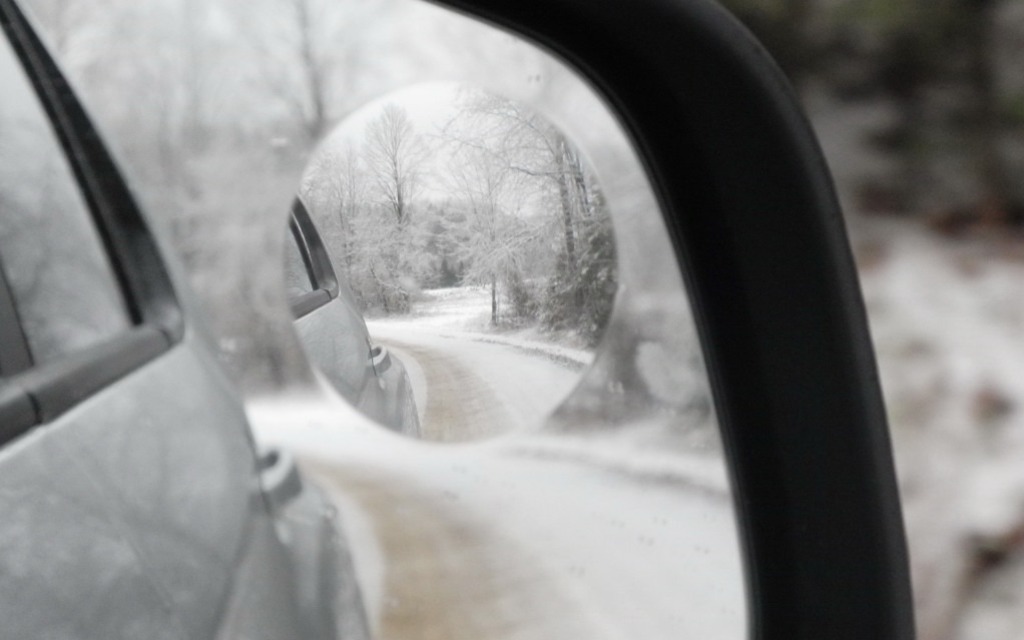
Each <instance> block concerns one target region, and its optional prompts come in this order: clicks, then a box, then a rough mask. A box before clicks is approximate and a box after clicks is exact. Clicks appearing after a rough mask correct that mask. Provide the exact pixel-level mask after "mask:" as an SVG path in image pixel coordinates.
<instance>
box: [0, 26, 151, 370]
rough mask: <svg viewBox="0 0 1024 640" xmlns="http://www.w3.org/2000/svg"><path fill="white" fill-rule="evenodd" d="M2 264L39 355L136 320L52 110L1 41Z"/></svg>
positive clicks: (46, 356) (71, 348)
mask: <svg viewBox="0 0 1024 640" xmlns="http://www.w3.org/2000/svg"><path fill="white" fill-rule="evenodd" d="M0 86H2V87H3V88H2V91H3V100H0V264H2V266H3V270H4V273H5V275H6V278H7V281H8V284H9V286H10V289H11V292H12V297H13V299H14V303H15V306H16V308H17V312H18V316H19V317H20V321H21V325H22V329H23V332H24V335H25V338H26V340H27V341H28V346H29V349H30V350H31V353H32V357H33V359H34V361H35V362H36V363H46V362H49V361H51V360H53V359H55V358H58V357H60V356H63V355H66V354H68V353H71V352H75V351H78V350H81V349H84V348H86V347H89V346H91V345H94V344H96V343H98V342H101V341H103V340H105V339H108V338H111V337H113V336H115V335H116V334H118V333H119V332H121V331H124V330H126V329H128V328H129V326H130V324H131V322H130V320H129V316H128V313H127V310H126V307H125V303H124V300H123V298H122V297H121V293H120V291H119V289H118V286H117V281H116V278H115V276H114V272H113V269H112V267H111V264H110V263H109V261H108V259H107V257H106V254H105V253H104V250H103V245H102V242H101V241H100V238H99V237H98V235H97V232H96V230H95V228H94V227H93V226H92V222H91V216H90V213H89V211H88V209H87V207H86V205H85V202H84V201H83V199H82V195H81V194H80V193H79V191H78V189H77V185H76V182H75V179H74V177H73V176H72V174H71V170H70V168H69V166H68V164H67V162H66V160H65V158H64V155H63V151H62V149H61V146H60V144H59V143H58V141H57V138H56V137H55V135H54V132H53V131H52V130H51V128H50V125H49V121H48V119H47V117H46V114H45V113H44V111H43V110H42V107H41V105H40V104H39V101H38V99H37V98H36V95H35V93H34V91H33V89H32V87H31V85H30V84H29V82H28V79H27V78H26V76H25V74H24V72H23V71H22V70H21V68H20V66H19V63H18V61H17V59H16V58H15V56H14V53H13V51H12V50H11V48H10V46H9V45H8V44H7V42H6V41H3V42H0Z"/></svg>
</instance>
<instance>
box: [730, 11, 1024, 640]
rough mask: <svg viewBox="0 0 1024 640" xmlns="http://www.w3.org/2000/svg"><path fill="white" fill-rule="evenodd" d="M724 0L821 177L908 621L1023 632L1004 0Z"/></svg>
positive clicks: (1023, 447) (995, 633) (1023, 501)
mask: <svg viewBox="0 0 1024 640" xmlns="http://www.w3.org/2000/svg"><path fill="white" fill-rule="evenodd" d="M724 4H725V5H727V6H728V7H730V8H731V9H732V10H733V11H734V12H735V13H736V14H737V15H738V16H739V17H740V18H741V19H742V20H743V21H744V22H745V23H746V24H747V26H748V27H749V28H750V29H751V31H753V32H754V33H755V34H757V36H758V37H759V39H761V40H762V42H763V43H764V44H765V46H766V47H767V48H768V49H769V50H770V51H771V53H772V54H773V56H774V57H775V58H776V60H777V61H778V62H779V64H780V66H782V68H783V69H784V70H785V72H786V73H787V74H788V75H789V77H790V78H791V80H792V82H793V85H794V88H795V90H796V91H797V93H798V94H799V96H800V98H801V100H802V101H803V103H804V105H805V107H806V109H807V111H808V113H809V115H810V117H811V120H812V123H813V125H814V127H815V129H816V131H817V133H818V135H819V137H820V138H821V141H822V145H823V147H824V150H825V155H826V158H827V159H828V161H829V163H830V165H831V168H832V171H833V174H834V175H835V178H836V186H837V188H838V191H839V194H840V197H841V199H842V201H843V205H844V209H845V215H846V220H847V226H848V228H849V230H850V232H851V237H852V241H853V247H854V253H855V258H856V260H857V263H858V265H859V269H860V276H861V283H862V287H863V289H864V295H865V301H866V303H867V308H868V314H869V320H870V323H871V329H872V333H873V337H874V342H875V348H876V353H877V354H878V359H879V368H880V372H881V377H882V383H883V390H884V393H885V397H886V403H887V406H888V412H889V419H890V425H891V427H892V431H893V438H894V443H895V450H896V451H895V452H896V459H897V470H898V472H899V477H900V490H901V495H902V498H903V506H904V512H905V520H906V523H907V529H908V535H909V537H910V551H911V559H912V570H913V579H914V588H915V604H916V610H917V611H916V613H917V620H918V632H919V637H920V638H922V640H940V639H941V640H946V639H953V638H957V639H963V640H968V639H969V640H988V639H992V640H1001V639H1007V640H1008V639H1010V638H1021V637H1024V472H1022V469H1024V416H1022V413H1021V410H1022V406H1024V386H1022V381H1024V262H1022V258H1024V234H1022V232H1024V181H1022V180H1021V177H1022V176H1024V3H1022V2H1019V1H1018V0H929V1H921V0H724Z"/></svg>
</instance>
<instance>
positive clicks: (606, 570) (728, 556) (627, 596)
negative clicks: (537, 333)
mask: <svg viewBox="0 0 1024 640" xmlns="http://www.w3.org/2000/svg"><path fill="white" fill-rule="evenodd" d="M334 402H337V401H334ZM251 417H252V420H253V423H254V426H255V429H256V432H257V434H258V437H259V438H260V440H261V441H263V442H265V443H273V444H277V445H279V446H285V447H287V448H288V449H290V450H292V451H294V452H296V454H297V455H298V456H299V458H300V459H301V460H303V461H304V464H305V468H306V469H307V472H309V473H310V474H311V475H312V476H314V477H315V478H316V479H317V481H318V482H319V483H321V484H322V486H325V487H326V488H328V489H330V490H331V491H333V492H334V493H336V494H338V495H341V496H344V498H345V502H344V503H342V504H341V505H340V506H341V509H342V512H343V513H344V514H346V515H345V516H344V517H345V518H346V519H348V518H349V517H350V516H348V515H347V514H348V513H349V512H350V511H351V509H352V506H351V504H352V503H354V504H355V505H357V514H358V515H357V516H356V520H357V521H358V522H363V523H366V522H369V523H370V528H371V529H372V530H373V536H372V537H368V536H367V535H366V534H365V529H366V526H365V524H364V525H362V526H361V527H360V529H361V530H363V531H364V533H363V534H362V535H357V536H355V537H353V538H352V540H353V544H354V545H355V547H354V549H353V552H354V556H355V561H356V563H357V572H358V574H359V576H360V579H361V582H362V583H363V584H364V588H365V589H366V590H367V592H366V593H365V594H364V595H365V597H366V599H367V600H368V602H369V606H368V608H369V610H370V611H371V612H377V617H376V619H375V620H374V622H373V624H374V626H375V628H376V630H377V632H378V637H380V638H406V639H413V638H432V639H433V638H437V639H440V638H445V639H451V640H458V639H460V638H466V639H470V638H471V639H473V640H479V639H483V638H521V639H532V638H538V639H540V638H544V639H546V638H586V639H587V640H591V639H605V638H607V639H618V638H622V639H627V638H628V639H630V640H632V639H633V638H645V639H658V638H666V639H668V638H678V637H693V638H722V639H728V638H742V637H744V633H745V631H744V627H745V611H744V606H745V605H744V594H743V579H742V573H741V572H742V568H741V564H740V560H739V556H738V545H737V539H736V531H735V524H734V522H733V519H732V514H731V509H730V506H729V502H728V499H727V497H726V496H723V495H721V494H711V493H709V492H706V491H694V490H692V488H690V487H688V486H685V485H680V484H675V483H666V482H662V481H658V480H651V479H649V478H648V477H644V476H642V475H641V476H632V475H629V474H623V473H620V472H619V471H617V470H615V469H614V468H613V469H606V468H604V467H603V466H602V465H600V464H595V463H594V462H593V461H586V462H578V461H576V460H574V459H572V458H569V459H548V458H546V457H544V456H534V455H530V454H529V453H528V452H524V450H522V449H519V448H517V447H516V446H514V441H513V440H510V439H505V440H499V441H495V442H491V443H487V444H473V445H461V446H450V445H449V446H442V445H437V444H431V443H424V442H416V441H412V440H408V439H404V438H401V437H399V436H395V435H392V434H390V433H387V432H384V431H383V430H381V429H378V428H376V427H374V426H373V425H370V424H367V422H366V420H365V419H363V418H361V416H358V414H355V412H354V411H353V410H351V409H349V408H347V407H342V406H337V405H333V406H332V405H331V402H330V401H325V400H313V399H310V400H306V401H303V402H301V403H300V404H298V405H295V406H289V405H277V406H275V405H273V404H272V403H268V404H263V405H262V406H261V405H254V406H253V407H252V410H251ZM343 425H344V426H343ZM346 505H348V506H346ZM346 509H348V511H346ZM366 585H369V586H366ZM374 585H377V586H376V588H374ZM375 589H376V590H375Z"/></svg>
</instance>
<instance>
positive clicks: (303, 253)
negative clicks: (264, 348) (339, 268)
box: [285, 199, 385, 419]
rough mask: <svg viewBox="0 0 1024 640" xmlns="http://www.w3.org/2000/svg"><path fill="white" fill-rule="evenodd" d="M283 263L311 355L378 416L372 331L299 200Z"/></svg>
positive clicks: (340, 388) (297, 324)
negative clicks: (335, 269) (337, 273)
mask: <svg viewBox="0 0 1024 640" xmlns="http://www.w3.org/2000/svg"><path fill="white" fill-rule="evenodd" d="M288 226H289V233H288V235H287V238H286V240H285V245H286V246H285V257H286V262H285V267H286V279H287V286H288V292H289V295H290V298H291V307H292V313H293V315H294V316H295V319H296V320H295V330H296V332H297V333H298V334H299V338H300V339H301V341H302V344H303V346H304V347H305V349H306V353H307V354H308V355H309V358H310V359H311V360H312V361H313V363H314V364H315V365H316V366H317V368H318V369H319V371H320V372H321V373H323V375H324V376H325V377H326V378H327V380H328V381H329V382H330V383H331V384H332V385H333V386H334V388H335V389H336V390H337V391H338V392H339V393H340V394H341V395H342V396H344V397H345V399H346V400H348V401H349V402H351V403H352V404H354V405H355V406H357V407H359V408H360V409H362V410H363V411H364V412H365V413H366V414H367V415H370V416H372V417H375V418H378V419H380V416H382V415H383V413H382V412H383V411H384V408H385V407H384V404H383V403H384V397H383V394H382V393H381V388H380V385H379V384H378V381H377V376H376V373H375V371H374V368H373V355H372V353H371V351H372V346H371V344H370V335H369V333H368V332H367V330H366V323H365V322H364V321H363V316H362V313H360V311H359V309H358V307H357V306H356V303H355V299H354V297H353V296H352V293H351V291H349V289H348V285H347V284H346V283H344V282H342V281H340V280H339V278H338V277H337V276H336V275H335V272H334V267H333V265H332V264H331V259H330V257H329V256H328V255H327V250H326V248H325V247H324V244H323V242H322V241H321V239H320V234H319V233H318V232H317V229H316V227H315V226H314V224H313V221H312V219H311V218H310V216H309V213H308V211H307V210H306V207H305V205H304V204H303V203H302V201H301V200H299V199H296V200H295V203H294V204H293V206H292V216H291V220H290V222H289V225H288Z"/></svg>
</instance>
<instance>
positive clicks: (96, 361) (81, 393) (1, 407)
mask: <svg viewBox="0 0 1024 640" xmlns="http://www.w3.org/2000/svg"><path fill="white" fill-rule="evenodd" d="M169 346H170V340H169V338H168V337H167V335H166V334H164V333H163V332H162V331H160V330H158V329H155V328H153V327H136V328H134V329H131V330H130V331H128V332H126V333H123V334H121V335H119V336H118V337H116V338H114V339H112V340H110V341H107V342H104V343H101V344H99V345H96V346H94V347H90V348H88V349H85V350H83V351H80V352H77V353H75V354H72V355H70V356H67V357H65V358H62V359H61V360H59V361H57V362H54V363H52V364H45V365H41V366H38V367H36V368H34V369H32V370H30V371H27V372H25V373H23V374H21V375H18V376H14V377H13V378H9V379H7V380H6V381H4V383H3V385H4V386H3V394H2V397H0V415H2V416H3V418H4V421H3V434H2V438H3V440H2V441H0V445H2V444H5V443H6V442H9V441H10V440H11V439H13V438H16V437H18V436H20V435H22V434H24V433H25V432H27V431H29V430H30V429H32V428H33V427H35V426H37V425H40V424H43V423H46V422H49V421H51V420H53V419H54V418H57V417H58V416H60V415H61V414H62V413H64V412H65V411H67V410H68V409H70V408H71V407H73V406H75V405H76V404H78V403H79V402H81V401H82V400H84V399H85V398H88V397H89V396H91V395H93V394H95V393H96V392H98V391H100V390H102V389H103V388H105V387H107V386H108V385H110V384H111V383H113V382H116V381H117V380H119V379H121V378H123V377H124V376H126V375H128V374H129V373H131V372H132V371H135V370H136V369H137V368H139V367H140V366H142V365H144V364H146V363H147V362H149V361H150V360H152V359H154V358H155V357H157V356H158V355H160V354H161V353H163V352H164V351H166V350H167V349H168V348H169ZM26 402H27V403H28V406H30V407H31V412H26V411H25V404H26Z"/></svg>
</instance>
